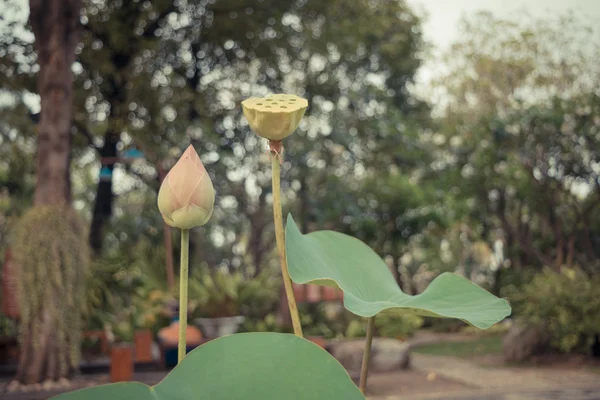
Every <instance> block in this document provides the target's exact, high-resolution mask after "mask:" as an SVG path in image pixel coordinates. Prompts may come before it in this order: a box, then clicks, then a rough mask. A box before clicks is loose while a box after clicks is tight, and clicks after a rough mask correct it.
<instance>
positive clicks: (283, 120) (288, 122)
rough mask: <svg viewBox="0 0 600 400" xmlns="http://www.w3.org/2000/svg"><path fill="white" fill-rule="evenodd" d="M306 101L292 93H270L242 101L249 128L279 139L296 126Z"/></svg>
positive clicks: (264, 135) (271, 138) (261, 135)
mask: <svg viewBox="0 0 600 400" xmlns="http://www.w3.org/2000/svg"><path fill="white" fill-rule="evenodd" d="M307 107H308V101H306V99H303V98H301V97H298V96H295V95H293V94H272V95H270V96H267V97H264V98H259V97H253V98H250V99H246V100H244V101H242V109H243V110H244V116H245V117H246V119H247V120H248V123H249V124H250V128H252V130H253V131H254V132H255V133H256V134H257V135H258V136H260V137H263V138H265V139H269V140H274V141H280V140H282V139H283V138H285V137H287V136H289V135H291V134H292V132H294V131H295V130H296V128H298V125H299V124H300V120H301V119H302V117H303V116H304V113H305V112H306V108H307Z"/></svg>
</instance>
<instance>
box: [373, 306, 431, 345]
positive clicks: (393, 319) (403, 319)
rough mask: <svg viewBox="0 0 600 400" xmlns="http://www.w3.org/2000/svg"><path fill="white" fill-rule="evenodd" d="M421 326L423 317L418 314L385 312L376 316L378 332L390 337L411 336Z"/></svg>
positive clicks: (403, 337)
mask: <svg viewBox="0 0 600 400" xmlns="http://www.w3.org/2000/svg"><path fill="white" fill-rule="evenodd" d="M421 326H423V318H422V317H419V316H418V315H412V314H396V313H392V312H384V313H382V314H379V315H378V316H377V318H375V329H376V332H377V334H378V335H379V336H383V337H388V338H397V339H405V338H408V337H411V336H412V335H413V334H414V333H415V332H416V331H417V330H418V329H419V328H420V327H421Z"/></svg>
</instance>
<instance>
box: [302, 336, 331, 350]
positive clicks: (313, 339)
mask: <svg viewBox="0 0 600 400" xmlns="http://www.w3.org/2000/svg"><path fill="white" fill-rule="evenodd" d="M307 339H308V340H310V341H311V342H313V343H314V344H316V345H317V346H319V347H321V348H323V349H324V348H325V346H326V345H327V340H325V338H324V337H322V336H309V337H307Z"/></svg>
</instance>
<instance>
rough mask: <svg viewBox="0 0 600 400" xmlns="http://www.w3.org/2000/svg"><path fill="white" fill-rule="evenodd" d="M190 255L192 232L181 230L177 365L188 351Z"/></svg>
mask: <svg viewBox="0 0 600 400" xmlns="http://www.w3.org/2000/svg"><path fill="white" fill-rule="evenodd" d="M189 253H190V230H189V229H182V230H181V268H180V271H179V343H178V348H177V349H178V352H177V363H180V362H181V360H183V358H184V357H185V352H186V349H187V343H186V337H185V335H186V332H187V310H188V275H189V274H188V271H189Z"/></svg>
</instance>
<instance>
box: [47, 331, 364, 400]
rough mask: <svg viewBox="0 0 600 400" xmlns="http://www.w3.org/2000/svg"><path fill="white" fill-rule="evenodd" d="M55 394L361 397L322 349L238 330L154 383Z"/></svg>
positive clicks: (185, 398) (88, 399) (102, 399)
mask: <svg viewBox="0 0 600 400" xmlns="http://www.w3.org/2000/svg"><path fill="white" fill-rule="evenodd" d="M54 399H56V400H79V399H82V400H131V399H136V400H194V399H198V400H242V399H243V400H266V399H274V400H275V399H277V400H279V399H290V400H314V399H334V400H337V399H339V400H365V398H364V396H363V395H362V394H361V393H360V391H359V390H358V388H357V387H356V385H354V383H353V382H352V380H351V379H350V377H349V376H348V374H347V373H346V371H345V370H344V368H343V367H342V366H341V365H340V363H338V362H337V360H336V359H335V358H333V357H332V356H331V355H330V354H329V353H327V352H326V351H325V350H323V349H321V348H320V347H318V346H317V345H315V344H313V343H311V342H309V341H307V340H305V339H302V338H298V337H296V336H294V335H289V334H282V333H241V334H237V335H231V336H225V337H222V338H220V339H216V340H213V341H210V342H208V343H207V344H205V345H203V346H201V347H199V348H197V349H196V350H194V351H192V352H191V353H189V354H188V355H187V356H186V357H185V358H184V359H183V361H182V362H181V363H180V364H179V365H178V366H177V367H176V368H175V369H174V370H173V371H172V372H171V373H170V374H169V375H167V377H165V378H164V379H163V380H162V381H161V382H160V383H158V384H157V385H156V386H147V385H143V384H141V383H136V382H130V383H116V384H112V385H104V386H97V387H93V388H88V389H82V390H77V391H74V392H70V393H65V394H63V395H60V396H57V397H54Z"/></svg>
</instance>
